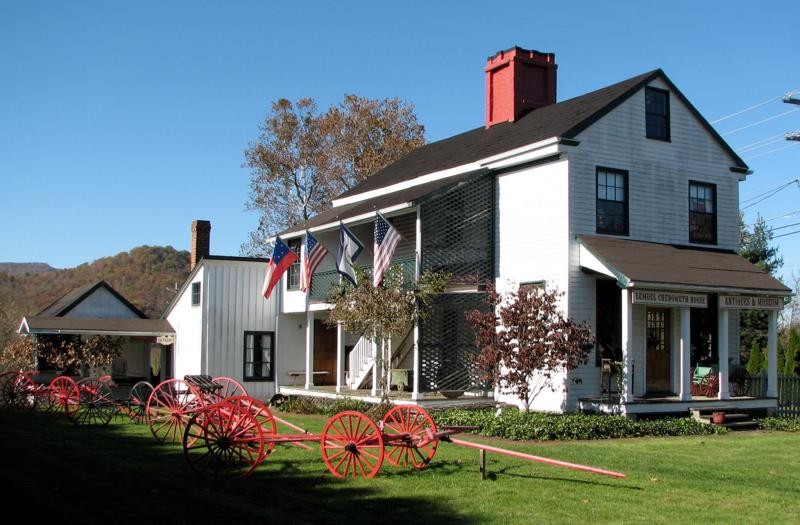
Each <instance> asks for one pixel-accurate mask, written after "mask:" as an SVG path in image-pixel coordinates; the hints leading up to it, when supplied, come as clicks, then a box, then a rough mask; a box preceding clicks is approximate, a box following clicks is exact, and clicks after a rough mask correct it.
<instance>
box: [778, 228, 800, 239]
mask: <svg viewBox="0 0 800 525" xmlns="http://www.w3.org/2000/svg"><path fill="white" fill-rule="evenodd" d="M798 233H800V230H795V231H793V232H789V233H782V234H781V235H776V236H774V237H773V239H780V238H781V237H788V236H790V235H797V234H798Z"/></svg>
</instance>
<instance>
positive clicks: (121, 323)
mask: <svg viewBox="0 0 800 525" xmlns="http://www.w3.org/2000/svg"><path fill="white" fill-rule="evenodd" d="M24 322H25V324H26V325H27V327H28V332H29V333H50V334H53V333H55V334H108V335H143V336H144V335H149V336H155V335H171V334H174V333H175V330H174V329H173V328H172V325H171V324H169V322H168V321H167V320H166V319H96V318H93V317H38V316H32V317H26V318H25V319H24Z"/></svg>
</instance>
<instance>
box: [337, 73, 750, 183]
mask: <svg viewBox="0 0 800 525" xmlns="http://www.w3.org/2000/svg"><path fill="white" fill-rule="evenodd" d="M655 79H661V80H663V81H664V82H666V83H667V84H668V85H669V87H670V90H671V91H673V92H674V93H675V95H676V96H677V97H678V98H679V99H680V100H681V101H682V102H683V103H684V104H685V105H686V106H687V108H689V110H690V111H691V112H692V114H693V115H694V116H695V117H696V118H697V119H698V121H699V122H700V123H701V125H702V126H703V127H704V128H705V129H706V131H708V132H709V134H710V135H711V136H712V137H713V138H714V140H715V141H716V142H718V143H719V145H720V146H721V147H722V148H723V149H724V150H725V151H726V152H727V153H728V154H729V155H730V156H731V159H732V160H733V162H734V164H735V168H736V171H742V172H746V171H747V169H748V168H747V165H746V164H745V163H744V161H743V160H742V159H741V158H740V157H739V156H738V155H737V154H736V153H735V152H734V151H733V149H731V147H730V146H729V145H728V144H727V143H726V142H725V141H724V140H723V139H722V137H720V135H719V134H718V133H717V132H716V131H715V130H714V128H713V127H712V126H711V124H709V123H708V121H707V120H706V119H705V118H704V117H703V116H702V115H701V114H700V112H698V111H697V109H695V107H694V106H692V104H691V103H690V102H689V101H688V99H687V98H686V97H685V96H684V95H683V94H682V93H681V92H680V91H679V90H678V88H677V87H675V85H674V84H673V83H672V81H671V80H670V79H669V78H668V77H667V76H666V74H664V72H663V71H662V70H661V69H655V70H653V71H649V72H647V73H644V74H642V75H638V76H635V77H632V78H629V79H628V80H623V81H622V82H618V83H616V84H613V85H611V86H607V87H605V88H602V89H598V90H596V91H592V92H590V93H587V94H585V95H581V96H578V97H575V98H572V99H569V100H565V101H563V102H559V103H557V104H551V105H548V106H543V107H541V108H538V109H535V110H533V111H531V112H529V113H528V114H526V115H525V116H523V117H522V118H521V119H519V120H517V121H516V122H506V123H503V124H497V125H494V126H492V127H490V128H488V129H487V128H485V127H483V126H482V127H480V128H476V129H473V130H471V131H467V132H465V133H461V134H459V135H455V136H453V137H450V138H446V139H444V140H440V141H437V142H432V143H430V144H426V145H425V146H422V147H420V148H417V149H415V150H414V151H412V152H411V153H409V154H408V155H406V156H405V157H403V158H401V159H399V160H398V161H396V162H394V163H392V164H390V165H389V166H387V167H385V168H384V169H382V170H380V171H378V172H377V173H375V174H374V175H372V176H370V177H369V178H367V179H366V180H364V181H362V182H361V183H360V184H358V185H356V186H354V187H353V188H351V189H350V190H348V191H346V192H344V193H342V194H341V195H339V196H338V197H337V199H344V198H347V197H352V196H354V195H359V194H362V193H365V192H368V191H371V190H376V189H379V188H385V187H387V186H391V185H393V184H398V183H401V182H405V181H408V180H411V179H414V178H416V177H418V176H420V175H424V174H428V173H434V172H437V171H441V170H445V169H448V168H453V167H456V166H461V165H464V164H468V163H470V162H475V161H478V160H481V159H485V158H487V157H491V156H492V155H497V154H499V153H503V152H506V151H510V150H513V149H515V148H519V147H522V146H526V145H529V144H533V143H535V142H539V141H542V140H546V139H549V138H552V137H561V138H565V139H573V138H575V137H576V136H577V135H578V134H579V133H580V132H581V131H583V130H585V129H586V128H588V127H589V126H591V125H592V124H593V123H594V122H596V121H597V120H599V119H600V118H602V117H603V116H604V115H606V114H608V113H609V112H610V111H611V110H613V109H614V108H616V107H617V106H619V105H620V104H621V103H622V102H624V101H625V100H627V99H628V98H630V97H631V96H632V95H633V94H634V93H636V92H637V91H638V90H639V89H640V88H642V87H643V86H644V85H646V84H648V83H649V82H652V81H653V80H655Z"/></svg>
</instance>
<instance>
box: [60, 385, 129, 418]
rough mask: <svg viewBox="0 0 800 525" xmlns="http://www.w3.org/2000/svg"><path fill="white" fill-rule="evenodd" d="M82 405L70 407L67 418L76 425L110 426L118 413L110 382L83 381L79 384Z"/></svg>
mask: <svg viewBox="0 0 800 525" xmlns="http://www.w3.org/2000/svg"><path fill="white" fill-rule="evenodd" d="M77 387H78V391H79V393H80V403H78V406H77V407H73V406H70V407H69V409H68V410H67V416H69V419H70V421H72V422H73V423H74V424H75V425H86V424H91V425H98V424H99V425H108V423H109V422H110V421H111V419H112V418H113V417H114V414H115V413H116V411H117V406H116V403H115V402H114V394H113V392H112V391H111V387H110V386H109V383H108V381H95V380H91V379H82V380H80V381H78V383H77Z"/></svg>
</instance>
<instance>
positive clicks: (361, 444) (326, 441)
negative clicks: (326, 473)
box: [322, 410, 383, 478]
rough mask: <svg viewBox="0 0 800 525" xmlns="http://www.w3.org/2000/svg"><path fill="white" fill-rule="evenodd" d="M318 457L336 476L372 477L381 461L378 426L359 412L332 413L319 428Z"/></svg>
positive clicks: (381, 439) (381, 442) (380, 442)
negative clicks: (319, 456)
mask: <svg viewBox="0 0 800 525" xmlns="http://www.w3.org/2000/svg"><path fill="white" fill-rule="evenodd" d="M322 459H323V460H324V461H325V465H326V466H327V467H328V470H330V471H331V473H332V474H333V475H334V476H336V477H337V478H344V477H347V476H352V477H357V476H361V477H362V478H373V477H375V475H376V474H377V473H378V471H379V470H380V469H381V465H382V464H383V438H382V437H381V432H380V430H378V426H377V425H376V424H375V423H374V422H373V421H372V420H371V419H370V418H368V417H367V416H366V415H364V414H362V413H361V412H355V411H351V410H348V411H345V412H340V413H338V414H336V415H335V416H333V417H332V418H331V419H330V420H328V423H327V424H326V425H325V428H324V429H323V430H322Z"/></svg>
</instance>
